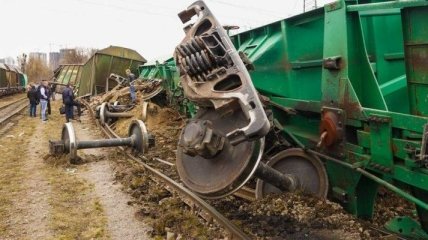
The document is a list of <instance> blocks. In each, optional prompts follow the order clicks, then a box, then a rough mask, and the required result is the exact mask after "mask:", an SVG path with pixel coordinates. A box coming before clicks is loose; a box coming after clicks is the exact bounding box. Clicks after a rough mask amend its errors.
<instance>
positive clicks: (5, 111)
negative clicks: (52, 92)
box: [0, 97, 28, 125]
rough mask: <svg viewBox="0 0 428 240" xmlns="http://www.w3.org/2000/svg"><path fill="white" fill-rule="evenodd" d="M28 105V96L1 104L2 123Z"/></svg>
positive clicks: (0, 123) (0, 121) (0, 115)
mask: <svg viewBox="0 0 428 240" xmlns="http://www.w3.org/2000/svg"><path fill="white" fill-rule="evenodd" d="M27 106H28V100H27V98H26V97H23V98H20V99H18V100H16V101H13V102H11V103H8V104H6V105H3V106H0V125H3V124H4V123H5V122H6V121H8V120H9V119H10V118H12V117H13V116H15V115H16V114H18V113H20V112H21V111H22V110H24V109H25V108H26V107H27Z"/></svg>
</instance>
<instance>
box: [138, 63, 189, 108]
mask: <svg viewBox="0 0 428 240" xmlns="http://www.w3.org/2000/svg"><path fill="white" fill-rule="evenodd" d="M138 69H139V72H140V75H139V77H138V78H139V79H142V80H155V79H159V80H161V81H162V86H163V89H164V90H165V95H166V98H167V102H168V104H169V105H171V106H178V107H179V109H178V110H179V111H180V112H181V113H183V114H185V115H186V116H188V117H192V116H193V115H194V114H195V112H196V108H195V107H196V106H195V105H194V104H193V103H192V102H190V101H189V100H188V99H187V98H185V97H184V95H183V89H182V88H181V87H180V76H179V75H178V72H177V66H176V65H175V61H174V58H172V57H171V58H169V59H167V60H165V61H161V60H157V61H155V62H154V63H147V64H144V65H140V66H139V68H138Z"/></svg>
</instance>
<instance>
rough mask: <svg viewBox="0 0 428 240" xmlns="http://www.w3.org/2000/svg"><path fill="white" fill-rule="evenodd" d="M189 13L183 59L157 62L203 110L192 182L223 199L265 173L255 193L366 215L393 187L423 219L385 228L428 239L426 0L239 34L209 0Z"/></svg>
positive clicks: (380, 4)
mask: <svg viewBox="0 0 428 240" xmlns="http://www.w3.org/2000/svg"><path fill="white" fill-rule="evenodd" d="M195 15H198V18H197V19H196V21H193V19H192V18H193V16H195ZM179 17H180V19H181V20H182V22H183V23H186V24H187V23H188V22H189V21H193V22H192V23H191V24H188V25H186V27H185V28H184V31H185V33H186V36H185V38H184V40H183V41H182V42H181V43H180V44H179V45H178V46H177V48H176V51H175V54H174V60H175V63H176V66H175V64H173V63H172V62H166V63H165V64H163V63H160V64H159V63H158V64H156V65H155V66H151V67H152V68H158V70H159V76H160V77H161V78H163V79H164V82H166V84H167V85H168V84H170V85H171V83H174V84H173V85H171V86H172V87H174V88H181V87H182V89H183V91H184V97H185V98H187V99H189V100H191V102H189V103H185V102H184V103H185V104H186V107H187V108H191V109H194V110H195V109H197V113H196V115H195V116H194V117H193V118H192V119H191V120H190V121H188V123H187V126H186V127H185V128H184V129H183V131H182V133H181V137H180V140H179V144H178V151H177V169H178V172H179V175H180V177H181V179H182V180H183V182H184V184H185V185H186V186H187V187H189V188H190V189H191V190H193V191H194V192H196V193H197V194H199V195H200V196H202V197H205V198H211V199H215V198H220V197H224V196H226V195H229V194H231V193H233V192H235V191H237V190H238V189H239V188H240V187H242V186H243V185H244V184H245V183H247V182H248V181H249V179H251V178H253V177H257V178H258V180H257V186H256V194H257V197H263V196H264V195H266V194H268V193H272V192H275V193H279V192H281V191H292V190H296V189H301V190H303V191H305V192H307V193H311V194H314V195H317V196H320V197H327V196H328V197H329V198H332V199H335V200H336V201H338V202H340V203H342V205H343V206H344V208H345V209H346V210H348V211H349V212H351V213H353V214H355V215H357V216H358V217H362V218H371V217H372V215H373V208H374V203H375V201H376V197H377V192H378V189H379V188H380V187H384V188H387V189H389V190H390V191H392V192H394V193H396V194H398V195H400V196H401V197H403V198H405V199H407V200H408V201H410V202H412V203H414V204H415V206H416V209H417V215H418V218H419V219H418V220H419V221H418V222H415V220H414V219H413V218H411V217H403V216H400V217H396V218H394V219H392V220H391V221H389V222H388V223H387V225H386V227H387V228H388V229H389V230H391V231H395V232H397V233H400V234H402V235H406V236H409V237H415V238H424V239H427V238H428V235H427V232H428V169H427V167H428V27H427V25H426V22H427V20H428V1H425V0H409V1H376V0H365V1H344V0H339V1H337V2H334V3H331V4H328V5H326V6H324V7H323V8H319V9H316V10H313V11H310V12H307V13H304V14H300V15H297V16H294V17H291V18H288V19H284V20H281V21H278V22H274V23H271V24H268V25H266V26H262V27H259V28H256V29H252V30H250V31H246V32H242V33H239V34H237V35H234V36H231V37H230V38H229V37H228V36H227V34H226V32H225V30H224V29H223V28H222V27H221V25H219V23H218V21H217V20H216V19H215V17H214V16H213V15H212V13H211V12H210V10H209V9H208V8H207V6H206V5H205V4H204V3H203V2H202V1H199V2H195V3H194V4H192V5H191V6H190V7H189V8H188V9H186V10H185V11H183V12H181V13H180V14H179ZM176 67H177V69H178V71H176ZM253 68H254V69H253ZM162 69H163V70H165V69H167V70H168V71H169V73H168V74H165V73H166V72H168V71H161V70H162ZM247 69H248V70H251V71H250V72H249V73H248V72H247ZM252 69H253V70H252ZM141 70H142V71H143V72H144V70H146V71H148V70H149V66H147V67H146V68H145V67H142V69H141ZM171 73H172V74H171ZM178 81H180V84H178V83H177V82H178ZM174 91H175V90H174ZM195 106H196V107H195Z"/></svg>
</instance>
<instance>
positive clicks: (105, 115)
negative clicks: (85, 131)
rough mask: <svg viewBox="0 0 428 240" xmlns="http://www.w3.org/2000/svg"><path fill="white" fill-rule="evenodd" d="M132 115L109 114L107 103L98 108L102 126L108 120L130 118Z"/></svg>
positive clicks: (121, 113) (122, 113)
mask: <svg viewBox="0 0 428 240" xmlns="http://www.w3.org/2000/svg"><path fill="white" fill-rule="evenodd" d="M133 116H134V115H133V114H131V113H124V112H110V111H109V109H108V105H107V103H102V104H101V107H100V122H101V124H102V125H104V124H106V123H107V121H108V119H110V118H131V117H133Z"/></svg>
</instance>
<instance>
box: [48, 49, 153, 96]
mask: <svg viewBox="0 0 428 240" xmlns="http://www.w3.org/2000/svg"><path fill="white" fill-rule="evenodd" d="M144 63H146V60H145V59H144V58H143V57H142V56H141V55H140V54H139V53H138V52H136V51H134V50H132V49H128V48H122V47H117V46H110V47H108V48H104V49H102V50H99V51H97V52H96V53H95V54H94V55H93V56H92V57H91V58H90V59H89V60H88V61H86V63H84V64H64V65H61V66H60V67H59V69H57V70H56V71H55V74H54V77H55V81H56V82H57V83H59V85H62V86H63V85H66V84H68V83H70V84H71V85H74V86H75V90H74V91H75V92H76V94H77V95H78V96H84V95H88V94H89V95H97V94H100V93H104V92H105V91H107V88H109V89H111V88H113V87H114V86H115V84H117V82H114V81H110V82H108V81H109V76H110V74H111V73H115V74H119V75H125V70H126V69H128V68H129V69H131V71H132V72H135V73H136V72H138V66H139V65H141V64H144ZM62 88H63V87H57V89H56V91H57V92H59V93H60V92H62Z"/></svg>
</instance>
